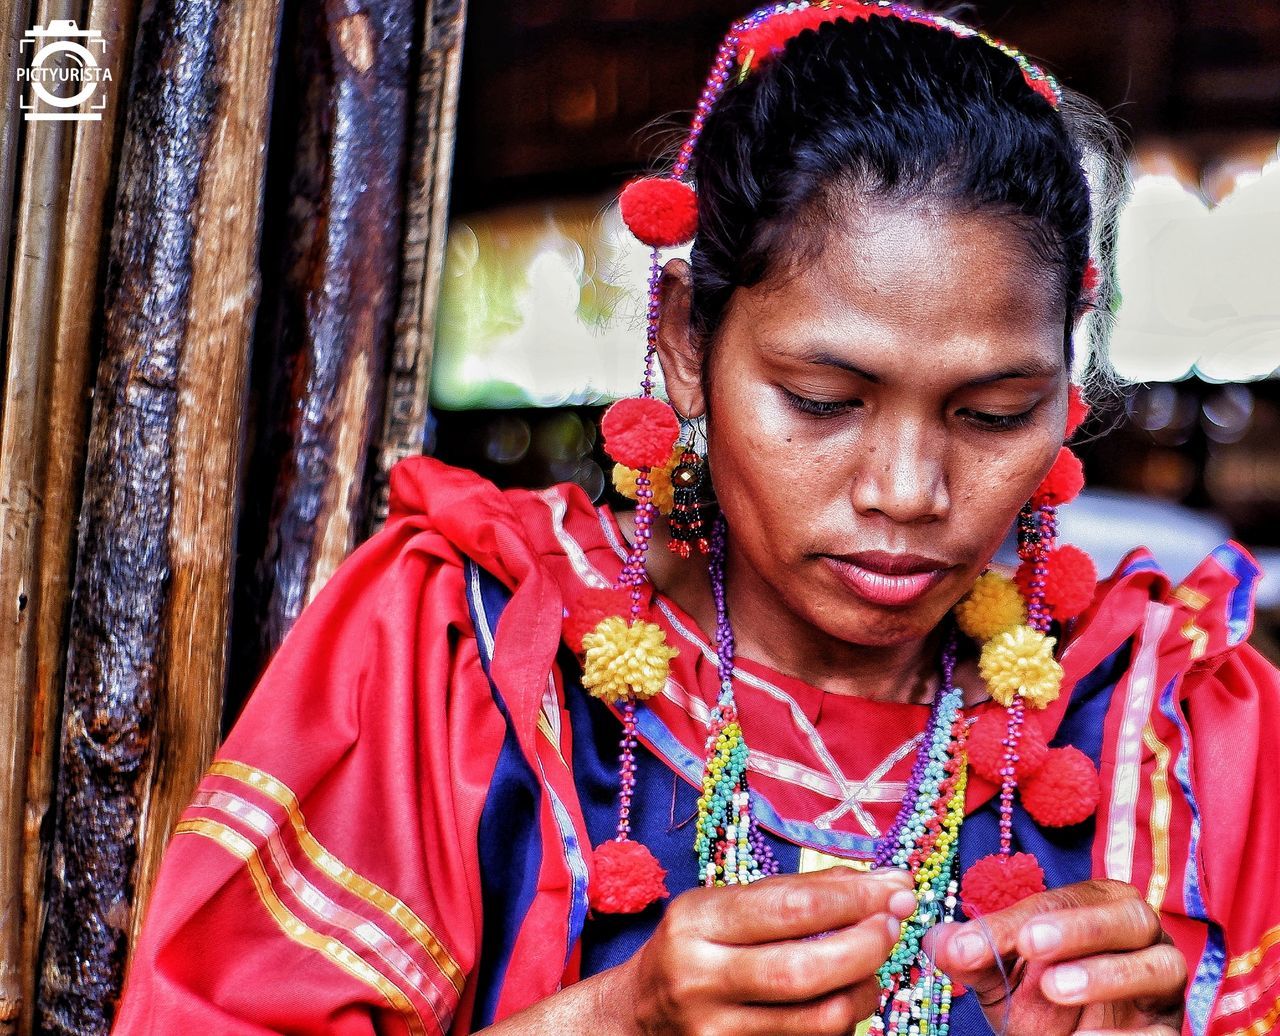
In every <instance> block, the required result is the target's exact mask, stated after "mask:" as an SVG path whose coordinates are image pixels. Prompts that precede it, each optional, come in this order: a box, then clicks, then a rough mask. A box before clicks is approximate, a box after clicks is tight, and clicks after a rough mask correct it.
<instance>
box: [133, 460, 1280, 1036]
mask: <svg viewBox="0 0 1280 1036" xmlns="http://www.w3.org/2000/svg"><path fill="white" fill-rule="evenodd" d="M391 491H392V492H391V513H390V517H389V519H388V522H387V524H386V526H385V528H384V529H383V530H382V531H381V532H379V533H377V534H376V535H375V536H373V537H372V538H370V539H369V540H368V541H367V542H366V543H364V544H363V545H361V546H360V547H359V548H358V549H357V550H356V551H355V552H353V554H352V555H351V556H350V557H349V558H348V559H347V560H346V561H345V562H344V563H343V564H342V566H341V567H340V568H339V569H338V571H337V572H336V573H335V574H334V576H333V577H332V578H331V579H330V580H329V582H328V583H327V584H326V585H325V587H324V589H323V590H322V591H321V592H320V593H319V594H318V595H317V597H316V599H315V600H314V601H313V602H312V603H311V604H310V605H309V606H308V607H307V609H306V610H305V611H304V612H303V614H302V616H301V617H300V618H299V619H298V621H297V623H296V624H295V626H294V627H293V629H292V631H291V632H290V633H289V635H288V636H287V637H286V638H285V641H284V643H283V644H282V645H281V647H280V649H279V651H278V652H277V653H276V655H275V657H274V658H273V660H272V662H271V664H270V666H269V667H268V668H267V670H266V672H265V674H264V675H263V677H262V678H261V680H260V682H259V685H258V687H257V689H256V690H255V692H254V694H253V696H252V698H251V700H250V702H249V704H248V706H247V708H246V710H245V712H244V715H243V716H242V717H241V719H240V721H239V722H238V723H237V725H236V727H235V729H234V730H233V731H232V733H231V735H230V737H229V738H228V739H227V742H226V744H225V745H224V746H223V748H222V750H221V751H220V752H219V755H218V758H217V760H216V761H215V762H214V764H213V765H212V766H211V768H210V770H209V772H208V774H207V775H206V777H205V778H204V780H203V781H202V782H201V784H200V786H199V789H198V791H197V793H196V796H195V798H194V800H193V801H192V804H191V806H190V808H189V809H188V810H187V811H186V812H185V813H184V814H183V818H182V821H181V823H180V824H179V825H178V828H177V834H176V835H175V837H174V839H173V842H172V844H171V845H170V847H169V849H168V851H167V854H166V857H165V861H164V864H163V866H162V868H161V872H160V876H159V880H158V883H157V885H156V888H155V892H154V894H153V897H152V900H151V903H150V906H149V907H148V912H147V917H146V922H145V924H144V926H143V932H142V937H141V939H140V941H139V943H138V945H137V947H136V949H135V952H134V956H133V960H132V963H131V968H130V973H129V977H128V983H127V986H126V990H125V995H124V998H123V1001H122V1003H121V1005H120V1010H119V1013H118V1020H117V1025H116V1028H115V1030H114V1031H115V1032H116V1033H119V1034H126V1036H127V1034H133V1033H161V1032H163V1033H170V1032H177V1031H182V1030H183V1029H184V1028H187V1027H193V1028H194V1029H195V1030H197V1031H202V1032H217V1033H220V1034H226V1036H239V1034H244V1036H249V1034H254V1036H260V1034H263V1033H272V1032H287V1033H322V1032H323V1033H337V1034H342V1033H347V1034H357V1033H359V1034H368V1033H374V1032H380V1033H381V1032H386V1033H395V1032H408V1033H416V1034H422V1033H445V1032H450V1033H463V1032H470V1031H474V1030H475V1029H478V1028H482V1027H483V1026H485V1025H488V1024H490V1023H491V1022H493V1021H495V1020H497V1019H500V1018H503V1017H506V1016H508V1015H510V1014H512V1013H514V1012H516V1011H519V1010H521V1009H522V1008H524V1007H527V1006H528V1005H530V1004H533V1003H535V1002H537V1001H538V1000H540V999H542V998H544V997H547V996H550V995H551V994H553V993H554V992H556V991H557V989H559V988H560V987H561V985H562V984H564V983H567V982H572V981H574V980H575V979H577V978H578V977H581V976H583V975H585V974H589V973H594V972H596V971H598V970H600V969H602V968H605V967H608V966H610V965H612V964H616V963H619V962H620V961H621V960H624V959H625V958H626V957H627V956H628V955H629V954H630V953H631V952H633V951H634V949H635V947H636V946H637V945H639V944H640V942H642V941H643V939H644V938H645V937H647V935H648V933H649V932H650V931H652V928H653V926H654V925H655V924H656V922H657V919H658V917H659V916H660V912H661V909H662V904H659V905H657V906H655V907H653V908H650V910H648V911H646V912H645V913H644V914H641V915H633V916H629V917H607V916H602V917H592V916H590V915H589V911H588V908H587V888H588V886H589V883H590V881H591V872H590V867H591V863H590V851H589V846H591V845H594V844H597V843H598V842H600V841H602V840H604V838H607V837H609V836H610V835H611V834H612V828H613V824H614V822H615V820H616V799H615V796H616V793H617V773H616V751H617V737H618V732H619V726H618V722H617V717H616V716H615V715H614V713H613V712H612V711H611V710H610V708H609V707H607V706H605V705H604V704H602V703H601V702H599V701H597V700H596V699H594V698H591V697H590V696H588V695H586V694H585V693H584V692H583V691H582V688H581V685H580V676H581V673H580V671H579V670H578V669H577V665H576V661H575V659H574V657H573V655H572V654H571V653H570V652H569V651H568V649H567V648H566V647H565V646H564V644H563V642H562V622H563V618H564V615H565V608H566V606H567V605H569V604H571V603H572V602H573V601H574V599H575V598H576V596H577V594H578V593H579V592H580V591H581V590H582V589H583V588H584V587H590V586H606V585H612V584H613V582H614V581H615V579H616V577H617V575H618V572H619V570H620V568H621V565H622V563H623V553H624V544H623V542H622V538H621V534H620V532H619V529H618V526H617V524H616V522H615V520H614V518H613V516H612V514H611V513H610V512H609V511H608V510H607V509H605V508H596V507H593V506H592V504H591V503H590V501H589V500H588V498H587V497H586V496H585V494H584V493H583V492H582V491H581V490H580V489H578V488H577V487H574V486H557V487H555V488H553V489H549V490H545V491H542V492H529V491H522V490H521V491H507V492H501V491H499V490H498V489H496V488H495V487H494V486H492V485H491V484H489V483H487V482H485V481H484V480H483V479H481V478H479V477H478V476H476V475H474V474H472V473H470V472H466V471H462V470H457V469H452V468H449V467H446V466H445V465H443V464H440V463H439V462H437V461H435V460H432V459H430V458H425V457H423V458H413V459H410V460H406V461H403V462H401V463H400V464H398V465H397V466H396V467H395V468H394V469H393V471H392V481H391ZM1257 575H1258V572H1257V567H1256V565H1255V564H1254V563H1253V562H1252V560H1251V559H1250V558H1249V556H1248V555H1247V554H1246V553H1245V552H1244V551H1243V550H1242V549H1241V548H1239V547H1238V546H1236V545H1234V544H1227V545H1225V546H1223V547H1221V548H1219V549H1218V550H1217V551H1215V552H1214V553H1213V554H1212V555H1211V556H1210V557H1209V558H1207V559H1206V560H1205V562H1204V563H1203V564H1201V565H1200V567H1199V568H1197V569H1196V571H1195V572H1193V573H1192V574H1191V575H1190V576H1188V577H1187V579H1186V580H1185V581H1183V582H1182V583H1181V584H1179V585H1178V586H1172V585H1171V584H1170V581H1169V579H1168V578H1167V577H1166V576H1165V575H1164V574H1163V573H1162V572H1161V571H1160V569H1159V567H1158V566H1157V565H1156V563H1155V561H1154V560H1153V559H1152V558H1151V557H1150V555H1148V554H1147V553H1146V552H1145V551H1136V552H1134V553H1133V554H1131V555H1129V557H1127V558H1126V559H1125V560H1124V562H1122V563H1121V565H1120V566H1119V568H1118V569H1117V571H1116V573H1115V574H1114V575H1113V576H1112V577H1111V578H1110V579H1109V580H1107V581H1106V582H1105V583H1103V584H1102V585H1101V587H1100V588H1099V593H1098V596H1097V598H1096V600H1095V602H1094V604H1093V606H1092V607H1091V608H1090V610H1089V611H1088V612H1087V613H1086V614H1085V615H1084V616H1082V617H1081V618H1080V619H1079V620H1078V621H1077V622H1076V623H1075V624H1074V625H1073V627H1072V629H1071V630H1070V631H1069V634H1068V636H1067V637H1066V638H1065V641H1066V642H1065V646H1064V649H1063V651H1062V653H1061V659H1062V663H1063V666H1064V669H1065V671H1066V680H1065V682H1064V685H1063V686H1064V693H1063V695H1062V696H1061V697H1060V698H1059V699H1058V701H1057V702H1055V703H1054V704H1053V705H1051V706H1050V707H1049V709H1048V710H1046V712H1045V713H1044V714H1043V720H1044V726H1045V732H1046V734H1047V735H1048V736H1049V737H1050V739H1051V743H1053V744H1072V745H1075V746H1076V747H1078V748H1080V749H1081V750H1082V751H1085V752H1086V754H1088V755H1090V757H1091V758H1093V759H1094V761H1095V762H1096V763H1097V764H1098V766H1099V770H1100V773H1101V778H1102V786H1103V797H1102V803H1101V805H1100V807H1099V810H1098V813H1097V816H1096V817H1095V818H1094V819H1093V820H1091V821H1089V822H1087V823H1085V824H1081V825H1076V827H1075V828H1070V829H1058V830H1056V831H1050V830H1046V831H1041V830H1040V829H1038V828H1036V827H1035V825H1034V824H1032V823H1031V822H1030V821H1029V820H1028V819H1027V818H1026V816H1025V814H1022V813H1021V812H1020V811H1019V812H1018V813H1017V814H1015V840H1016V842H1017V843H1018V845H1021V846H1024V847H1026V848H1029V849H1031V850H1032V851H1034V852H1035V853H1036V855H1037V856H1038V857H1039V858H1040V859H1041V861H1042V863H1043V864H1044V866H1045V871H1046V875H1047V878H1048V881H1049V884H1050V885H1061V884H1065V883H1068V882H1070V881H1077V880H1081V879H1083V878H1087V877H1090V876H1096V877H1103V876H1105V877H1112V878H1119V879H1122V880H1125V881H1128V882H1131V883H1133V884H1134V885H1136V886H1137V887H1138V888H1139V889H1141V890H1143V892H1144V894H1145V895H1146V898H1147V900H1148V902H1150V903H1151V904H1152V905H1153V906H1155V907H1156V908H1157V909H1159V910H1160V911H1161V913H1162V915H1163V918H1164V921H1165V925H1166V927H1167V928H1168V930H1169V931H1170V932H1171V934H1172V935H1173V936H1174V938H1175V940H1176V941H1177V944H1178V946H1179V948H1180V949H1181V950H1182V952H1183V953H1184V955H1185V956H1186V958H1187V961H1188V966H1189V972H1190V975H1191V977H1190V980H1189V984H1188V1012H1187V1024H1186V1031H1187V1032H1189V1033H1196V1034H1214V1036H1218V1034H1227V1033H1264V1032H1269V1031H1270V1030H1271V1028H1272V1027H1273V1025H1274V1024H1275V1023H1276V1021H1277V1019H1280V896H1278V895H1277V894H1276V892H1275V889H1276V888H1277V887H1278V886H1280V880H1278V879H1280V838H1278V837H1277V832H1278V831H1280V810H1278V809H1277V807H1278V806H1280V791H1278V789H1280V761H1278V759H1277V755H1276V752H1275V750H1274V749H1275V743H1276V740H1277V738H1278V737H1280V679H1278V677H1277V674H1276V672H1275V670H1274V669H1273V668H1272V667H1271V666H1270V665H1269V664H1267V663H1266V662H1265V661H1264V660H1263V659H1262V658H1261V657H1260V656H1259V655H1258V654H1257V653H1256V652H1255V651H1254V650H1253V649H1251V648H1250V647H1249V646H1248V644H1247V643H1246V638H1247V636H1248V634H1249V631H1250V627H1251V622H1252V587H1253V585H1254V582H1255V580H1256V578H1257ZM655 611H656V621H658V622H660V623H661V624H662V625H663V627H664V628H665V630H666V634H667V638H668V641H669V643H671V644H672V645H674V646H675V647H677V648H678V649H679V652H680V653H679V655H678V656H677V657H676V658H675V659H674V660H673V661H672V669H671V678H670V680H669V681H668V684H667V687H666V689H665V691H664V693H663V694H661V695H659V696H658V697H656V698H654V699H652V700H651V701H650V702H648V703H646V704H645V705H643V706H642V707H641V709H640V736H641V749H642V751H641V752H640V753H639V758H638V778H637V780H638V784H637V789H638V790H637V802H636V807H635V813H634V816H633V828H634V830H635V831H636V834H637V837H639V838H640V839H641V840H642V841H644V842H645V844H647V845H649V846H650V847H651V848H652V849H653V850H654V852H655V853H656V854H657V855H658V857H659V859H660V860H661V861H662V862H663V864H664V866H666V867H667V869H668V871H669V874H668V884H669V885H670V887H671V888H672V891H673V892H678V891H680V890H682V889H684V888H688V887H691V886H692V885H693V884H695V883H696V879H697V874H696V870H697V867H696V857H695V856H694V853H693V849H692V842H693V833H692V825H691V824H690V823H689V821H690V819H691V817H692V814H693V802H694V800H695V799H696V795H697V787H698V784H699V781H700V778H701V769H702V759H703V753H704V742H705V727H704V723H705V719H706V715H707V711H708V708H709V703H711V702H714V700H715V697H716V692H717V687H718V679H717V675H716V664H715V652H714V650H713V648H712V647H711V645H710V644H709V643H708V641H707V637H706V635H705V634H704V633H703V632H702V631H700V630H699V629H698V628H697V627H696V625H695V624H694V623H693V621H692V620H691V619H690V618H689V616H688V615H686V614H684V613H683V612H682V611H681V610H680V609H679V608H678V607H676V606H675V605H674V604H673V603H671V602H669V601H666V600H662V599H660V600H659V602H658V607H657V608H656V609H655ZM736 694H737V701H738V708H739V713H740V716H741V721H742V725H743V729H744V732H745V735H746V738H747V741H748V744H749V745H750V746H751V749H752V754H751V774H750V776H751V781H752V788H753V792H754V795H755V799H756V802H757V810H758V813H759V818H760V823H761V827H762V828H763V829H764V831H765V833H766V835H767V836H768V837H769V838H770V840H771V845H772V846H773V848H774V851H775V855H776V856H777V857H778V859H779V860H780V862H781V863H782V864H783V869H784V870H797V869H800V870H804V869H812V868H815V867H819V866H824V865H829V864H830V863H831V862H833V860H840V861H843V862H845V863H847V864H849V865H852V866H867V865H868V864H867V861H869V860H870V859H871V856H872V854H873V852H874V845H875V837H876V835H878V834H879V833H880V832H883V831H885V830H887V829H888V827H889V825H890V824H891V822H892V819H893V816H894V814H895V812H896V810H897V808H898V805H899V803H900V801H901V797H902V795H903V792H904V789H905V783H906V780H907V778H908V776H909V772H910V769H911V764H912V760H913V756H914V752H915V747H916V745H917V743H918V739H919V737H920V734H921V732H922V730H923V729H924V726H925V719H926V716H927V713H928V706H925V705H911V704H893V703H883V702H872V701H867V700H864V699H860V698H854V697H848V696H840V695H831V694H825V693H823V692H822V691H820V690H818V689H816V688H813V687H810V686H807V685H805V684H803V683H801V682H800V681H797V680H795V679H792V678H789V677H787V676H784V675H781V674H778V673H775V672H773V671H771V670H769V669H768V668H766V667H765V666H762V665H759V664H756V663H754V662H752V661H750V660H748V659H742V660H740V661H739V663H738V669H737V691H736ZM988 707H990V708H997V707H998V706H994V705H992V704H991V703H989V702H988V703H984V704H983V705H979V706H978V707H977V711H979V712H981V711H982V710H984V709H986V708H988ZM996 790H997V789H996V788H995V787H994V786H992V785H990V784H987V783H984V782H983V781H982V780H980V779H979V778H977V777H976V776H974V777H972V778H971V781H970V785H969V796H968V802H967V810H968V816H967V819H966V822H965V824H964V827H963V828H962V833H961V846H960V849H961V862H962V865H963V866H968V865H969V864H971V863H972V862H973V861H974V860H975V859H976V858H978V857H980V856H982V855H984V854H985V853H986V852H988V851H990V850H991V848H992V847H993V845H994V839H995V837H996V811H995V799H994V797H993V796H995V793H996ZM1016 847H1017V846H1015V848H1016ZM972 999H973V997H972V995H968V996H961V997H960V998H959V999H958V1000H957V1001H956V1004H955V1006H954V1007H953V1015H952V1030H953V1031H954V1032H957V1033H971V1032H972V1033H986V1032H989V1029H988V1028H987V1027H986V1023H985V1021H983V1020H982V1015H981V1011H980V1009H978V1008H977V1006H976V1005H973V1004H966V1001H971V1000H972Z"/></svg>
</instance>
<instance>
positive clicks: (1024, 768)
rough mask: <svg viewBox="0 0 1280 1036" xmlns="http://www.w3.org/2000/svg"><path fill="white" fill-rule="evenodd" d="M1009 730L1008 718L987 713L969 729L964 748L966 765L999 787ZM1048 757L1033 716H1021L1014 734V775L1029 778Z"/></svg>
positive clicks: (1038, 726) (1042, 732)
mask: <svg viewBox="0 0 1280 1036" xmlns="http://www.w3.org/2000/svg"><path fill="white" fill-rule="evenodd" d="M1008 730H1009V716H1008V713H1006V712H1004V711H1003V710H1000V711H996V712H987V713H984V714H983V715H982V716H980V717H979V718H978V721H977V722H976V723H975V724H974V725H973V726H971V727H970V728H969V738H968V741H967V742H966V748H967V750H968V753H969V765H970V766H971V767H973V771H974V773H976V774H978V775H979V776H980V777H985V778H986V779H987V780H989V781H992V782H994V783H996V784H999V783H1000V781H1001V777H1000V771H1001V769H1003V768H1004V737H1005V734H1006V733H1007V732H1008ZM1048 754H1049V743H1048V742H1047V741H1045V739H1044V730H1043V728H1041V726H1040V721H1039V720H1038V719H1036V718H1035V716H1030V715H1028V716H1024V717H1023V719H1022V732H1021V733H1020V734H1019V735H1018V766H1017V772H1016V774H1015V775H1014V776H1015V777H1016V778H1017V779H1018V780H1019V781H1021V780H1025V779H1026V778H1027V777H1030V776H1031V775H1032V774H1033V773H1035V772H1036V771H1037V770H1038V769H1040V766H1041V764H1042V763H1043V762H1044V760H1045V756H1047V755H1048Z"/></svg>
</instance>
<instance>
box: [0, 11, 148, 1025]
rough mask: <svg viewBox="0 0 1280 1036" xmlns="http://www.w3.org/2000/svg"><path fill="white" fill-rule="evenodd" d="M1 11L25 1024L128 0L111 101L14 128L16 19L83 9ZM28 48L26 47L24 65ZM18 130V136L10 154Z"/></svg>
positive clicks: (18, 896) (18, 938) (9, 854)
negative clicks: (88, 112) (93, 113)
mask: <svg viewBox="0 0 1280 1036" xmlns="http://www.w3.org/2000/svg"><path fill="white" fill-rule="evenodd" d="M69 7H70V8H74V9H73V10H68V8H69ZM9 10H10V18H11V20H10V22H9V23H8V24H7V25H6V26H5V30H6V32H7V33H8V34H11V35H7V36H6V41H10V40H11V41H13V43H14V44H15V45H14V47H13V48H12V50H10V49H8V48H6V50H5V52H4V54H3V56H2V57H0V77H3V82H4V84H5V92H6V95H7V102H6V110H7V111H9V112H10V113H11V117H10V118H9V119H7V120H6V121H5V123H4V126H3V127H2V128H0V156H2V157H0V169H3V173H0V198H4V199H6V200H7V199H9V198H11V197H12V198H13V203H12V205H10V204H8V203H7V201H6V204H4V205H3V206H0V212H2V215H0V240H8V236H9V235H8V222H7V221H8V217H9V214H10V212H11V211H12V213H13V214H14V217H15V220H16V223H15V225H14V237H15V242H16V246H15V247H14V249H13V251H12V255H13V262H14V265H13V268H12V270H8V271H5V272H6V274H7V276H5V278H4V281H3V284H4V286H5V288H7V289H8V290H7V302H8V305H7V310H6V314H5V320H4V323H3V337H4V340H5V342H6V343H7V349H6V363H5V368H4V395H3V423H2V425H0V542H3V543H4V544H5V550H4V551H3V552H0V601H3V602H5V606H6V607H7V608H8V609H9V613H10V615H11V616H12V621H10V622H7V623H4V624H0V631H2V632H0V695H2V700H3V705H2V706H0V708H3V715H4V720H3V725H4V729H5V732H6V746H7V749H8V751H7V752H6V753H5V755H4V756H3V759H2V760H0V825H2V826H3V837H2V838H0V889H2V890H3V892H2V893H0V894H2V895H3V899H4V903H5V904H6V907H5V920H4V922H3V924H0V1033H13V1032H17V1033H29V1032H31V1031H32V1023H33V1020H34V1011H33V1009H32V1005H33V1004H34V1001H35V983H36V968H35V960H36V950H37V944H38V939H39V930H40V924H41V920H42V898H43V897H42V891H43V884H44V875H45V871H46V870H47V863H48V853H47V850H48V830H47V827H46V824H45V820H46V817H47V814H48V811H49V806H50V800H51V795H52V786H53V753H54V749H55V745H56V730H57V726H58V715H59V712H60V709H61V703H62V680H63V663H64V660H65V655H66V641H65V639H64V636H65V628H66V617H67V615H66V613H67V604H68V600H69V596H70V595H69V592H68V588H69V584H70V580H71V567H72V555H73V552H74V546H75V516H76V512H77V508H78V504H79V495H80V487H81V482H82V478H83V463H84V452H85V434H86V431H87V427H88V417H89V387H90V380H89V379H90V377H91V362H90V360H91V356H90V353H91V348H90V323H91V320H92V319H93V317H94V315H95V313H96V307H95V306H94V304H93V300H94V299H95V298H96V295H97V284H98V269H99V257H100V255H101V250H102V239H103V235H102V229H101V228H102V220H103V212H104V208H105V204H106V195H107V186H108V183H109V182H110V181H111V178H112V176H113V168H114V156H113V147H112V144H113V137H114V135H115V129H116V125H117V119H118V113H119V111H120V110H121V104H120V101H121V98H122V93H123V90H124V86H125V84H124V82H123V80H124V79H125V69H127V68H128V67H129V60H130V59H129V44H130V43H131V41H132V26H133V23H134V20H135V17H136V15H135V3H134V0H94V2H92V3H91V4H90V5H89V6H88V11H87V17H86V18H85V19H84V20H83V21H81V22H80V24H81V27H83V28H88V29H95V30H98V31H100V32H102V34H103V37H104V39H106V40H107V41H108V46H107V47H106V49H105V51H104V52H103V53H101V54H100V55H99V60H100V61H101V63H102V64H104V65H105V66H106V67H107V68H108V69H109V70H110V72H111V80H110V81H109V82H108V83H107V84H104V86H103V87H101V89H103V90H104V93H105V97H104V100H105V102H106V103H105V108H104V109H103V111H102V113H101V118H100V119H97V120H85V121H46V122H40V121H32V122H27V123H25V125H24V121H23V119H22V118H21V117H20V116H19V114H18V112H19V106H18V103H17V95H16V84H17V82H18V80H17V76H16V74H15V70H14V68H12V67H11V66H10V64H9V63H8V62H7V59H8V58H9V57H11V56H16V55H17V53H18V50H17V46H16V43H17V41H18V40H19V39H20V38H21V37H22V34H23V32H24V30H25V29H26V27H27V26H26V18H27V15H28V14H29V13H30V14H32V15H33V17H34V22H35V23H36V24H41V25H46V24H48V23H49V22H51V21H53V20H54V19H59V18H69V17H72V16H78V15H80V14H82V13H83V12H82V9H81V5H79V4H68V3H66V2H46V3H42V4H40V5H39V8H38V9H37V10H35V11H29V9H28V7H27V5H25V4H21V5H20V4H14V5H12V6H11V7H10V9H9ZM30 57H31V55H30V53H29V52H28V53H27V54H24V55H23V56H22V63H25V62H26V61H28V60H30ZM9 101H11V102H12V103H9ZM20 126H21V127H23V129H24V130H25V132H24V134H23V147H22V151H21V155H20V156H19V155H18V154H17V150H16V148H17V138H18V129H19V127H20ZM19 171H20V172H19ZM8 257H9V251H8V250H7V249H6V250H4V259H7V258H8ZM3 261H4V260H0V264H2V263H3Z"/></svg>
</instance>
